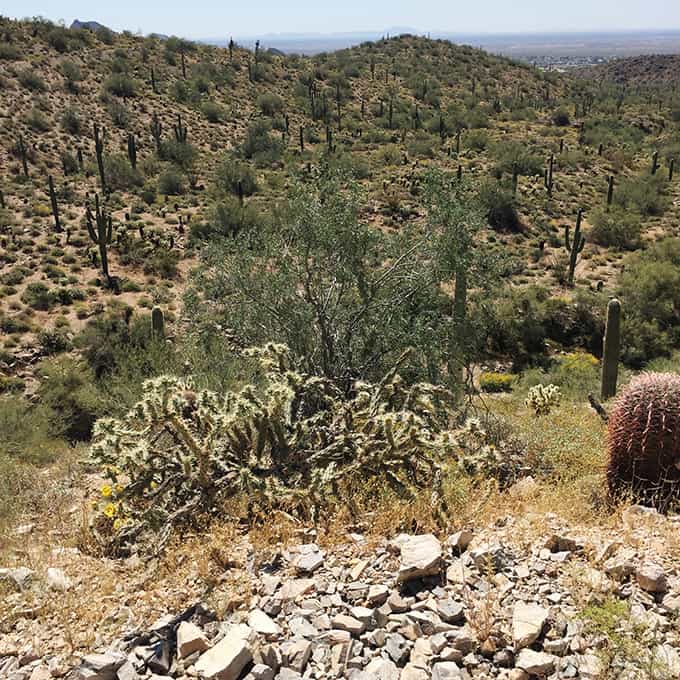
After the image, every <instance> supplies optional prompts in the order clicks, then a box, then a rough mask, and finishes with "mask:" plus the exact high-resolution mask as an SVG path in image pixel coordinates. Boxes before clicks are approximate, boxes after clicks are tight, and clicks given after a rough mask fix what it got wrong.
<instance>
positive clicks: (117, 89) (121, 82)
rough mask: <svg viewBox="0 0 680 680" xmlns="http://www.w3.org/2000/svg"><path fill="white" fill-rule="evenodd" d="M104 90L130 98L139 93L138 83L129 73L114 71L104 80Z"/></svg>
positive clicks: (117, 95) (116, 95)
mask: <svg viewBox="0 0 680 680" xmlns="http://www.w3.org/2000/svg"><path fill="white" fill-rule="evenodd" d="M104 91H105V92H108V93H110V94H112V95H114V96H115V97H123V98H129V97H134V96H135V95H136V94H137V85H136V83H135V81H134V80H133V79H132V78H131V77H130V76H129V75H127V74H125V73H114V74H112V75H111V76H109V77H108V78H107V79H106V80H105V81H104Z"/></svg>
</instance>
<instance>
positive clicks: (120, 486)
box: [116, 484, 125, 493]
mask: <svg viewBox="0 0 680 680" xmlns="http://www.w3.org/2000/svg"><path fill="white" fill-rule="evenodd" d="M124 488H125V487H124V486H123V485H122V484H116V493H123V489H124Z"/></svg>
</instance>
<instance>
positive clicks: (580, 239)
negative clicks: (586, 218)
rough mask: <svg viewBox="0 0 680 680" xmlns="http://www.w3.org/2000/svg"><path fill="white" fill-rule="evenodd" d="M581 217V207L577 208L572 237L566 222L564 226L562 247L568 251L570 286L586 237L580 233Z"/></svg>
mask: <svg viewBox="0 0 680 680" xmlns="http://www.w3.org/2000/svg"><path fill="white" fill-rule="evenodd" d="M582 219H583V209H582V208H579V211H578V215H577V217H576V227H575V229H574V239H573V241H572V240H571V238H570V228H569V225H568V224H567V225H566V226H565V227H564V247H565V248H566V249H567V252H568V253H569V274H568V276H567V283H568V284H569V285H570V286H573V285H574V271H575V269H576V262H577V261H578V256H579V255H580V254H581V252H582V251H583V247H584V246H585V244H586V239H585V236H583V234H581V220H582Z"/></svg>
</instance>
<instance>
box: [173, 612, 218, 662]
mask: <svg viewBox="0 0 680 680" xmlns="http://www.w3.org/2000/svg"><path fill="white" fill-rule="evenodd" d="M209 647H210V642H208V638H207V637H206V635H205V633H204V632H203V631H202V630H201V629H200V628H199V627H198V626H197V625H195V624H193V623H190V622H189V621H182V623H180V624H179V626H178V627H177V653H178V655H179V658H180V659H184V658H186V657H187V656H189V655H190V654H193V653H194V652H205V650H206V649H208V648H209Z"/></svg>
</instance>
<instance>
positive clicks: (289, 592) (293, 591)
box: [279, 578, 316, 602]
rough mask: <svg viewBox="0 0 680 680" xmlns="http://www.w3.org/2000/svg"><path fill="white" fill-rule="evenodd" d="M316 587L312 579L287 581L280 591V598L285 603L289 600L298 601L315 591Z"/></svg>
mask: <svg viewBox="0 0 680 680" xmlns="http://www.w3.org/2000/svg"><path fill="white" fill-rule="evenodd" d="M315 587H316V581H314V579H311V578H300V579H292V580H290V581H286V582H285V583H284V584H283V585H282V586H281V590H280V591H279V596H280V597H281V599H282V600H283V601H284V602H285V601H287V600H297V598H298V597H300V596H301V595H306V594H307V593H309V592H311V591H312V590H314V588H315Z"/></svg>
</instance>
